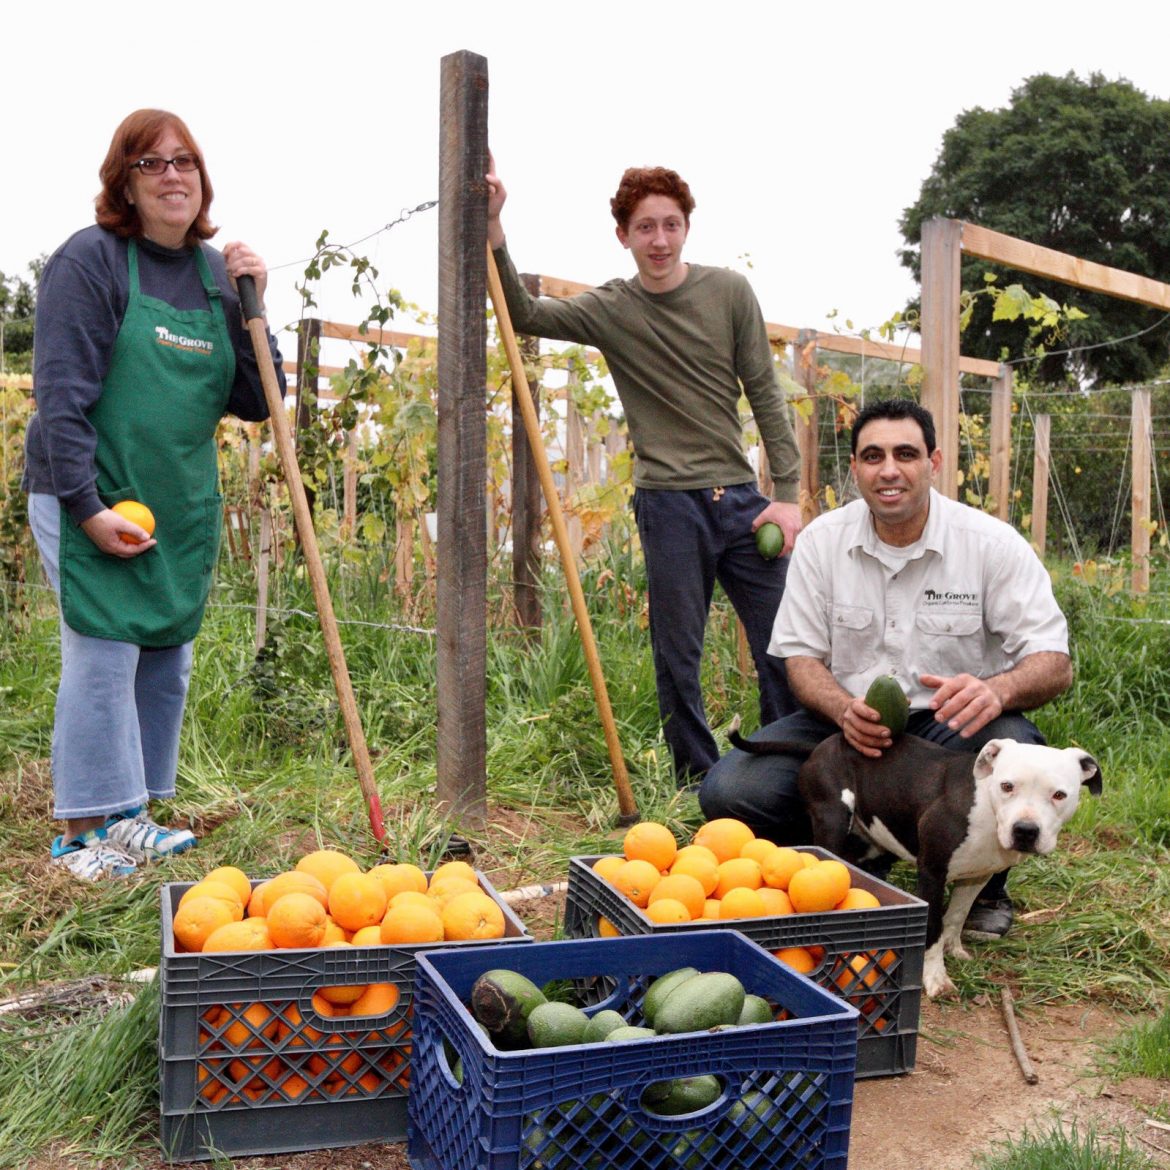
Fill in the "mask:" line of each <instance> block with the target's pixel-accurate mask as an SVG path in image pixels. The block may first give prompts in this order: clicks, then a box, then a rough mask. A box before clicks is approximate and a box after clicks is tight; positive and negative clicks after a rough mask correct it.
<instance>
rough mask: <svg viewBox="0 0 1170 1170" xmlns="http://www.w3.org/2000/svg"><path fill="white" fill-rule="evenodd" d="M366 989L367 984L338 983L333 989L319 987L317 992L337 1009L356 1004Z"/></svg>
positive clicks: (345, 944) (344, 944)
mask: <svg viewBox="0 0 1170 1170" xmlns="http://www.w3.org/2000/svg"><path fill="white" fill-rule="evenodd" d="M334 945H337V944H334ZM341 945H342V946H348V945H349V944H348V943H343V944H341ZM368 987H369V984H368V983H339V984H337V985H336V986H333V987H320V988H318V989H317V990H318V992H319V994H320V995H321V996H322V997H323V998H324V999H327V1000H328V1001H329V1002H330V1003H332V1004H336V1005H337V1006H338V1007H348V1006H349V1005H350V1004H351V1003H356V1002H357V1001H358V1000H359V999H361V997H362V996H363V995H365V993H366V989H367V988H368Z"/></svg>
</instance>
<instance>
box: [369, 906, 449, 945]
mask: <svg viewBox="0 0 1170 1170" xmlns="http://www.w3.org/2000/svg"><path fill="white" fill-rule="evenodd" d="M382 941H383V942H384V943H429V942H442V941H443V919H442V917H441V916H440V914H439V909H438V907H436V906H413V905H410V904H406V905H400V906H392V907H391V908H390V909H389V910H387V911H386V917H385V918H383V919H382Z"/></svg>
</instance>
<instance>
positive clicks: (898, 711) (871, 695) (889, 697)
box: [865, 674, 910, 735]
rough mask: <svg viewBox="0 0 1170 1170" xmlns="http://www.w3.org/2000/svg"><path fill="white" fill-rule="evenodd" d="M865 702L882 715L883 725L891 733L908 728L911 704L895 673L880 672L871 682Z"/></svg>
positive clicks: (897, 733)
mask: <svg viewBox="0 0 1170 1170" xmlns="http://www.w3.org/2000/svg"><path fill="white" fill-rule="evenodd" d="M865 704H866V706H867V707H872V708H873V709H874V710H875V711H877V712H878V713H879V714H880V715H881V722H882V725H883V726H884V727H888V728H889V729H890V734H891V735H900V734H901V733H902V732H903V731H905V730H906V719H907V717H908V716H909V714H910V704H909V702H908V701H907V699H906V693H905V692H904V691H903V690H902V685H901V683H899V682H898V680H897V679H896V678H894V676H893V675H890V674H880V675H878V677H877V678H875V679H874V680H873V682H871V683H870V684H869V690H868V691H866V692H865Z"/></svg>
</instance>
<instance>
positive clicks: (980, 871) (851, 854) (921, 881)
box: [730, 731, 1101, 998]
mask: <svg viewBox="0 0 1170 1170" xmlns="http://www.w3.org/2000/svg"><path fill="white" fill-rule="evenodd" d="M730 738H731V742H732V743H733V744H734V745H735V746H736V747H738V748H740V749H741V750H742V751H746V752H750V753H752V754H754V755H770V754H775V753H778V752H797V751H803V750H807V744H806V745H803V746H802V745H801V744H798V743H791V744H789V743H783V742H768V741H759V740H755V741H752V740H747V739H744V738H743V737H741V736H740V735H739V734H738V733H737V732H735V731H733V732H732V733H731V737H730ZM797 783H798V786H799V788H800V794H801V796H802V798H803V799H804V802H805V805H806V807H807V808H808V812H809V816H810V818H811V820H812V834H813V840H812V843H813V844H814V845H819V846H821V847H822V848H824V849H827V850H829V852H831V853H835V854H837V856H839V857H844V858H846V860H851V861H858V860H865V859H867V858H869V857H875V856H877V855H879V854H881V853H886V854H893V855H894V856H895V857H900V858H901V859H902V860H904V861H909V862H912V863H914V864H915V865H917V867H918V896H919V897H920V898H921V899H922V900H923V901H924V902H926V904H927V906H928V913H927V925H926V953H925V956H924V961H923V978H922V982H923V987H924V989H925V991H926V994H927V995H929V996H931V997H932V998H933V997H935V996H943V995H953V994H955V985H954V984H953V983H952V982H951V980H950V978H949V977H948V976H947V972H946V955H948V954H954V955H956V956H957V957H959V958H966V957H967V952H966V951H965V950H964V949H963V946H962V942H961V940H960V932H961V931H962V928H963V923H964V921H966V918H967V912H968V911H969V910H970V909H971V905H972V903H973V902H974V901H975V897H976V895H977V894H978V893H979V891H980V890H981V889H982V888H983V886H984V884H985V883H986V881H987V879H988V878H990V877H991V875H992V874H994V873H998V872H999V871H1000V870H1003V869H1007V868H1008V867H1009V866H1012V865H1015V864H1016V863H1017V862H1019V861H1020V860H1022V859H1023V858H1024V857H1025V856H1026V855H1027V854H1029V853H1050V852H1052V850H1053V849H1055V848H1056V840H1057V836H1058V834H1059V833H1060V829H1061V827H1062V826H1063V825H1064V823H1065V822H1066V821H1067V820H1068V819H1069V817H1071V816H1072V815H1073V813H1074V812H1075V811H1076V807H1077V802H1078V800H1079V799H1080V795H1081V788H1082V786H1083V787H1085V788H1087V789H1088V790H1089V791H1090V792H1091V793H1093V794H1094V795H1099V794H1100V792H1101V770H1100V768H1099V767H1098V766H1097V761H1096V760H1094V759H1093V757H1092V756H1090V755H1089V754H1088V752H1084V751H1081V750H1080V749H1079V748H1064V749H1059V748H1052V747H1043V746H1040V745H1038V744H1023V743H1017V742H1016V741H1015V740H1012V739H993V740H991V741H989V742H988V743H987V744H986V746H985V747H984V748H983V749H982V751H980V752H979V754H978V755H972V754H970V753H967V752H955V751H948V750H947V749H945V748H941V747H937V746H936V745H935V744H932V743H928V742H927V741H926V740H923V739H919V738H918V737H917V736H913V735H900V736H897V737H896V738H895V740H894V742H893V745H892V746H891V747H889V748H887V749H886V750H885V751H883V752H882V754H881V756H880V757H879V758H877V759H873V758H870V757H868V756H863V755H862V754H861V753H860V752H859V751H856V750H855V749H854V748H852V747H850V746H849V744H848V743H846V742H845V738H844V736H842V735H840V734H837V735H833V736H830V737H829V738H828V739H827V740H825V741H824V742H823V743H821V744H820V745H819V746H817V747H816V748H815V749H814V750H813V752H812V754H811V755H810V756H809V757H808V759H807V761H806V762H805V763H804V765H803V766H802V767H801V769H800V773H799V776H798V778H797ZM948 883H951V884H952V886H953V888H952V891H951V899H950V903H949V904H948V903H947V901H946V887H947V884H948Z"/></svg>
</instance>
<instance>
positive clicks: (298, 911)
mask: <svg viewBox="0 0 1170 1170" xmlns="http://www.w3.org/2000/svg"><path fill="white" fill-rule="evenodd" d="M273 880H274V881H275V879H273ZM268 933H269V934H270V935H271V936H272V941H273V942H274V943H275V944H276V945H277V946H278V947H319V946H320V945H321V943H322V941H323V940H324V938H325V907H324V906H322V905H321V903H320V902H318V901H317V899H316V898H314V897H313V895H312V894H302V893H297V892H293V893H291V894H283V895H281V896H280V897H279V898H276V899H274V900H273V901H272V902H271V904H270V905H269V907H268Z"/></svg>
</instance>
